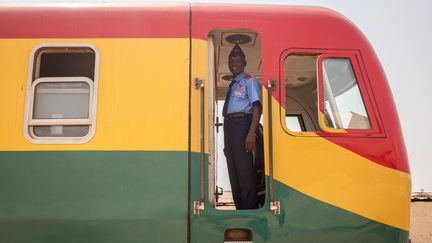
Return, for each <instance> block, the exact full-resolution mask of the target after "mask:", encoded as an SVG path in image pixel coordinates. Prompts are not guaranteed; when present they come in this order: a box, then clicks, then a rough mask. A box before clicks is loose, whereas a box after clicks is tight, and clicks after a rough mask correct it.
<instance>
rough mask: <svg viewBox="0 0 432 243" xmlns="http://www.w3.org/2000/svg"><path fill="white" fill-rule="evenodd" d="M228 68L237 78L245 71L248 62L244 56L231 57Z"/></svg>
mask: <svg viewBox="0 0 432 243" xmlns="http://www.w3.org/2000/svg"><path fill="white" fill-rule="evenodd" d="M228 66H229V70H230V71H231V73H232V74H233V75H234V76H237V75H238V74H240V73H242V72H243V71H244V68H245V66H246V62H245V59H244V57H243V56H241V55H237V56H230V57H229V60H228Z"/></svg>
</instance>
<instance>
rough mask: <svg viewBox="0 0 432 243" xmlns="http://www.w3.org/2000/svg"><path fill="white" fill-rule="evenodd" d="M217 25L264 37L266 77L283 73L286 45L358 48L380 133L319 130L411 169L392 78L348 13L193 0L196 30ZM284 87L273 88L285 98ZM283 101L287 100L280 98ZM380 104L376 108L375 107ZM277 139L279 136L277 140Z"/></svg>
mask: <svg viewBox="0 0 432 243" xmlns="http://www.w3.org/2000/svg"><path fill="white" fill-rule="evenodd" d="M215 28H245V29H252V30H255V31H257V32H258V33H259V35H260V38H261V42H262V46H261V48H262V50H261V52H262V80H263V87H264V88H265V87H267V80H270V79H272V80H277V81H278V85H277V88H278V89H280V88H281V83H280V79H279V71H280V70H279V61H280V57H281V55H282V53H283V52H284V50H286V49H291V48H296V49H332V50H338V49H339V50H359V55H360V56H361V57H362V60H363V62H364V63H360V64H359V65H360V66H362V67H364V70H363V68H360V69H361V70H360V72H361V74H362V75H363V79H364V80H365V83H366V86H367V88H366V89H367V92H368V95H369V98H370V102H372V104H373V105H372V110H373V112H374V113H375V116H376V118H377V119H380V120H379V121H377V122H378V124H382V126H383V127H382V128H381V127H380V129H382V135H381V136H380V137H367V136H357V137H355V136H352V137H350V136H346V135H341V137H340V136H338V135H337V134H328V133H319V134H318V135H319V136H322V137H324V138H325V139H327V140H329V141H331V142H333V143H335V144H337V145H338V146H341V147H344V148H346V149H349V150H351V151H353V152H355V153H357V154H359V155H360V156H363V157H365V158H367V159H369V160H371V161H374V162H376V163H378V164H381V165H383V166H386V167H389V168H393V169H397V170H400V171H404V172H407V173H409V167H408V159H407V155H406V151H405V145H404V142H403V139H402V133H401V130H400V124H399V120H398V117H397V113H396V109H395V105H394V102H393V98H392V95H391V92H390V88H389V87H388V83H387V79H386V77H385V75H384V72H383V70H382V67H381V64H380V63H379V61H378V59H377V57H376V55H375V53H374V51H373V49H372V47H371V46H370V44H369V42H368V41H367V39H366V38H365V37H364V35H363V34H362V33H361V32H360V31H359V30H358V28H357V27H355V26H354V25H353V24H352V22H351V21H349V20H347V19H346V18H345V17H344V16H342V15H340V14H338V13H335V12H333V11H331V10H328V9H324V8H310V7H286V6H254V5H218V4H207V5H202V4H192V36H193V38H198V39H203V40H206V39H207V36H208V33H209V32H210V31H212V30H213V29H215ZM280 94H281V92H280V90H276V91H274V92H273V96H274V98H275V99H276V100H278V101H279V102H281V98H282V96H280ZM281 103H282V102H281ZM375 107H377V108H375ZM276 142H277V141H276Z"/></svg>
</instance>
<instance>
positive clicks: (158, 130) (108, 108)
mask: <svg viewBox="0 0 432 243" xmlns="http://www.w3.org/2000/svg"><path fill="white" fill-rule="evenodd" d="M47 42H50V43H53V42H66V43H71V42H85V43H91V44H93V45H95V46H96V47H97V48H98V49H99V51H100V69H99V70H100V75H99V90H98V110H97V123H96V133H95V136H94V137H93V138H92V139H91V140H90V141H89V142H88V143H86V144H75V145H70V144H69V145H67V144H66V145H64V144H63V145H61V144H57V145H37V144H31V143H30V142H28V141H27V140H26V139H25V138H24V132H23V130H24V109H25V99H26V97H25V95H26V86H27V75H28V65H29V56H30V53H31V50H32V49H33V48H34V47H35V46H36V45H38V44H40V43H47ZM0 52H1V53H2V55H1V56H0V68H1V69H0V83H1V89H0V134H1V138H0V150H187V145H188V141H187V127H188V126H187V124H188V95H189V94H188V82H189V40H188V39H187V38H185V39H174V38H173V39H2V40H0Z"/></svg>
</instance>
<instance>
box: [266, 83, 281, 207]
mask: <svg viewBox="0 0 432 243" xmlns="http://www.w3.org/2000/svg"><path fill="white" fill-rule="evenodd" d="M275 88H276V80H268V81H267V102H268V103H267V105H268V111H267V113H268V131H269V136H268V138H269V167H270V168H269V177H270V183H269V199H270V210H271V211H273V213H274V214H276V215H279V214H280V202H278V201H275V200H274V192H273V125H272V124H273V117H272V91H273V90H274V89H275Z"/></svg>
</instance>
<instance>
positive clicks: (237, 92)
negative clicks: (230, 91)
mask: <svg viewBox="0 0 432 243" xmlns="http://www.w3.org/2000/svg"><path fill="white" fill-rule="evenodd" d="M234 94H236V95H242V92H240V91H238V90H236V91H234Z"/></svg>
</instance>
